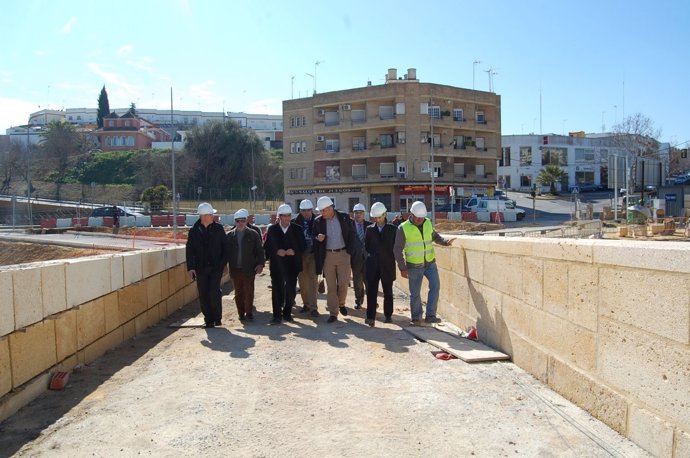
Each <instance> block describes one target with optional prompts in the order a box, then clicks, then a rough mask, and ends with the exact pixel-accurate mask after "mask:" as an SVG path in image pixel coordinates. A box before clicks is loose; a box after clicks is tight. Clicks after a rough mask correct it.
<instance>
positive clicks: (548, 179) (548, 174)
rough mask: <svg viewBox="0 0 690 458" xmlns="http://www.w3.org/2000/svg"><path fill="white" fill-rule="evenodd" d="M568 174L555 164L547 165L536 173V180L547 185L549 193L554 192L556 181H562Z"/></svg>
mask: <svg viewBox="0 0 690 458" xmlns="http://www.w3.org/2000/svg"><path fill="white" fill-rule="evenodd" d="M567 177H568V174H567V173H566V172H565V170H563V169H562V168H560V167H559V166H557V165H547V166H546V167H544V168H543V169H541V170H540V171H539V175H537V181H539V182H540V183H543V184H548V185H549V191H550V192H551V194H556V183H557V182H559V181H563V179H564V178H567Z"/></svg>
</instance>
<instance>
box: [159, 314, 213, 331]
mask: <svg viewBox="0 0 690 458" xmlns="http://www.w3.org/2000/svg"><path fill="white" fill-rule="evenodd" d="M203 326H204V317H203V315H199V316H195V317H193V318H186V319H183V320H180V321H176V322H174V323H170V324H169V325H168V327H169V328H201V327H203Z"/></svg>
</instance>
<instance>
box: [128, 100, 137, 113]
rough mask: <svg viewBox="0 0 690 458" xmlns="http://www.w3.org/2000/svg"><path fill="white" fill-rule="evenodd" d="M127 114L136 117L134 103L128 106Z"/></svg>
mask: <svg viewBox="0 0 690 458" xmlns="http://www.w3.org/2000/svg"><path fill="white" fill-rule="evenodd" d="M129 112H130V113H132V114H133V115H134V116H136V115H137V106H136V104H135V103H134V102H132V103H130V104H129Z"/></svg>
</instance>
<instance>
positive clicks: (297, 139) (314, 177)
mask: <svg viewBox="0 0 690 458" xmlns="http://www.w3.org/2000/svg"><path fill="white" fill-rule="evenodd" d="M283 126H284V129H283V151H284V154H283V156H284V183H285V200H286V201H287V202H288V203H291V204H292V205H293V206H297V205H298V203H299V202H300V201H301V200H302V199H305V198H309V199H312V200H315V199H316V198H318V197H319V196H321V195H328V196H330V197H331V198H332V199H333V200H334V201H335V203H336V207H338V208H339V209H341V210H348V211H350V210H352V207H353V206H354V204H355V203H357V202H362V203H364V204H365V205H366V206H367V207H369V206H371V204H372V203H374V202H375V201H380V202H383V203H384V204H385V205H386V207H387V208H388V209H389V210H391V211H406V210H407V209H408V208H409V207H410V205H411V204H412V202H413V201H415V200H423V201H424V202H426V204H427V205H428V206H430V205H431V199H432V181H433V191H434V192H433V194H434V198H435V199H436V203H437V204H439V205H440V204H444V203H449V202H450V201H451V199H454V198H455V199H457V198H459V197H461V196H464V195H471V194H473V193H484V194H487V193H488V194H490V193H492V192H493V190H494V188H495V185H496V178H497V175H496V166H497V159H498V156H499V153H500V151H501V98H500V96H498V95H496V94H494V93H490V92H483V91H474V90H470V89H463V88H458V87H452V86H446V85H441V84H434V83H422V82H421V81H420V80H419V79H417V72H416V69H414V68H411V69H408V71H407V73H406V74H405V75H404V76H401V77H398V75H397V70H396V69H389V70H388V73H387V75H386V80H385V83H384V84H382V85H371V84H368V85H367V86H365V87H360V88H355V89H347V90H341V91H334V92H327V93H321V94H314V95H313V96H312V97H305V98H300V99H293V100H286V101H283Z"/></svg>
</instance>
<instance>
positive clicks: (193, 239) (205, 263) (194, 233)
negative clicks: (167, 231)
mask: <svg viewBox="0 0 690 458" xmlns="http://www.w3.org/2000/svg"><path fill="white" fill-rule="evenodd" d="M186 257H187V270H197V271H199V272H202V271H208V272H212V271H219V270H220V271H222V270H223V267H224V266H225V263H226V262H227V245H226V242H225V230H224V229H223V226H221V225H220V224H218V223H211V224H209V225H208V227H207V228H206V229H204V227H203V226H202V225H201V220H197V222H196V223H194V226H192V228H191V229H189V233H188V235H187V248H186Z"/></svg>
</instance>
